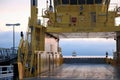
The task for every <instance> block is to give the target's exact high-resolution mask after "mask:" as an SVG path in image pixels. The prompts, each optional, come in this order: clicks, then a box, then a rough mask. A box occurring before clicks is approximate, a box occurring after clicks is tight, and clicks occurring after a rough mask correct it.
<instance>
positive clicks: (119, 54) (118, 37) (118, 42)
mask: <svg viewBox="0 0 120 80" xmlns="http://www.w3.org/2000/svg"><path fill="white" fill-rule="evenodd" d="M116 48H117V49H116V50H117V52H116V54H117V55H116V59H117V61H116V62H117V64H120V32H116Z"/></svg>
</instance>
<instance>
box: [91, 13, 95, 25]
mask: <svg viewBox="0 0 120 80" xmlns="http://www.w3.org/2000/svg"><path fill="white" fill-rule="evenodd" d="M91 21H92V22H94V23H95V22H96V13H95V12H91Z"/></svg>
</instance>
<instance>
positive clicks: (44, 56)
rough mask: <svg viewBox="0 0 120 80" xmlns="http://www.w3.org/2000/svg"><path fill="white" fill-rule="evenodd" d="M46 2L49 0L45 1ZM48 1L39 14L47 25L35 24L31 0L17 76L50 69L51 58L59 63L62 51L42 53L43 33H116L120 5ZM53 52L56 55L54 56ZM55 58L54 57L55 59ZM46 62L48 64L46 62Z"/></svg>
mask: <svg viewBox="0 0 120 80" xmlns="http://www.w3.org/2000/svg"><path fill="white" fill-rule="evenodd" d="M47 2H48V1H47ZM53 2H54V7H53V6H52V1H51V0H50V6H49V8H47V9H46V10H43V14H42V17H43V18H48V21H47V26H43V25H41V24H39V23H38V18H37V17H38V8H37V0H31V16H30V18H29V23H28V31H27V33H26V39H25V40H24V39H23V34H21V37H22V38H21V41H20V45H19V48H18V68H19V79H23V78H25V77H26V78H27V77H36V76H38V75H40V73H41V72H42V71H46V70H47V68H48V67H46V66H49V69H48V70H50V69H51V68H52V67H51V65H54V64H53V61H54V62H55V63H56V64H59V65H60V64H62V55H61V54H60V52H61V50H60V49H58V52H45V35H46V33H79V32H116V31H120V26H115V18H116V17H118V16H119V14H118V11H119V10H120V8H119V7H117V6H116V8H115V9H114V10H113V11H108V8H109V4H110V0H53ZM55 55H56V56H55ZM55 57H56V58H55ZM47 63H48V64H49V65H48V64H47Z"/></svg>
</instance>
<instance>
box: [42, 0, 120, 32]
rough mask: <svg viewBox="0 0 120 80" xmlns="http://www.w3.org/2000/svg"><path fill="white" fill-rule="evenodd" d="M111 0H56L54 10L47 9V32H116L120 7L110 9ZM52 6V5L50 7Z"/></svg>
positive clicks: (119, 28)
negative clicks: (116, 19)
mask: <svg viewBox="0 0 120 80" xmlns="http://www.w3.org/2000/svg"><path fill="white" fill-rule="evenodd" d="M109 4H110V0H54V10H53V11H51V10H45V11H44V12H43V17H44V18H48V19H49V20H48V25H47V32H55V33H62V32H64V33H65V32H67V33H73V32H115V31H120V26H115V18H116V17H118V16H119V14H118V11H119V7H118V6H117V5H116V7H115V9H114V10H113V11H108V8H109ZM50 8H51V7H50Z"/></svg>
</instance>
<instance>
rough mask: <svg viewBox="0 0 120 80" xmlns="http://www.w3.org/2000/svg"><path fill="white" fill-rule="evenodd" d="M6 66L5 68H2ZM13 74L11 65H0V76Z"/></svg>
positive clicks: (4, 76)
mask: <svg viewBox="0 0 120 80" xmlns="http://www.w3.org/2000/svg"><path fill="white" fill-rule="evenodd" d="M3 68H6V70H3ZM12 76H13V65H7V66H0V78H6V77H12Z"/></svg>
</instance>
